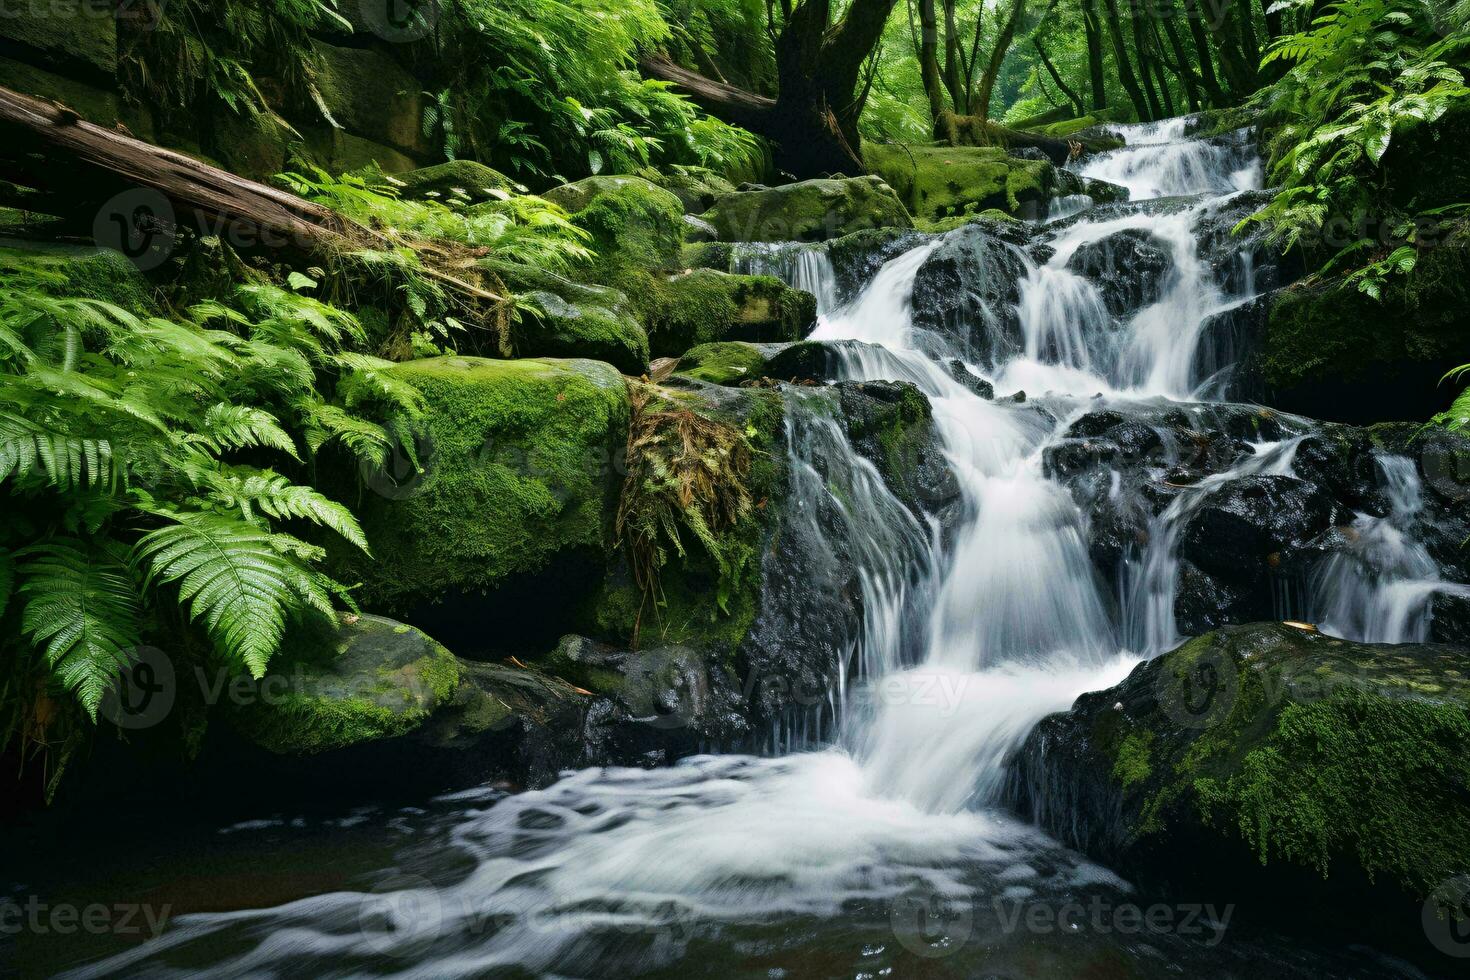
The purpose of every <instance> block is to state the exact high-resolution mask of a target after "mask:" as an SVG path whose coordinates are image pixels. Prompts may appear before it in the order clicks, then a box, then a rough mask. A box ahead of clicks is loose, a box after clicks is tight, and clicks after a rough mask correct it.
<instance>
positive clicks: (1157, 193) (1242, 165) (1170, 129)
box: [1081, 116, 1264, 201]
mask: <svg viewBox="0 0 1470 980" xmlns="http://www.w3.org/2000/svg"><path fill="white" fill-rule="evenodd" d="M1189 124H1190V120H1189V118H1188V117H1182V116H1181V117H1178V118H1174V119H1166V120H1163V121H1162V122H1155V123H1140V124H1138V125H1135V126H1114V127H1112V128H1113V129H1115V130H1117V131H1119V132H1120V133H1122V135H1123V137H1124V139H1125V140H1126V144H1127V145H1125V146H1124V147H1122V148H1121V149H1117V150H1112V151H1111V152H1108V153H1099V154H1095V155H1094V156H1092V157H1090V158H1089V159H1088V161H1087V164H1086V165H1085V166H1084V167H1083V168H1082V171H1081V172H1082V175H1083V176H1084V177H1092V178H1095V179H1097V180H1105V181H1107V182H1108V183H1110V184H1118V185H1120V186H1122V187H1126V188H1128V193H1129V196H1130V198H1131V199H1132V200H1135V201H1141V200H1146V199H1149V198H1157V197H1178V196H1182V195H1192V194H1211V195H1222V194H1230V193H1233V192H1235V191H1244V190H1253V189H1255V188H1258V187H1260V186H1261V183H1262V180H1263V179H1264V176H1263V173H1262V170H1261V162H1260V158H1259V157H1258V156H1257V155H1256V153H1255V151H1254V149H1253V148H1252V147H1251V146H1250V145H1249V143H1248V142H1247V140H1246V135H1247V134H1246V133H1244V132H1239V133H1232V134H1229V135H1228V136H1223V137H1219V138H1216V139H1188V138H1186V136H1185V134H1186V132H1187V131H1188V128H1189Z"/></svg>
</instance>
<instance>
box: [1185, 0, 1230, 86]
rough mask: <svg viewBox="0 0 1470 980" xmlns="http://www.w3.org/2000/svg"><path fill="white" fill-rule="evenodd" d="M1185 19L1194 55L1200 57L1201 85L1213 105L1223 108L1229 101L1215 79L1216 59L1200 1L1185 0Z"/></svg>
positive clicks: (1218, 81)
mask: <svg viewBox="0 0 1470 980" xmlns="http://www.w3.org/2000/svg"><path fill="white" fill-rule="evenodd" d="M1184 17H1185V19H1186V20H1188V21H1189V35H1190V37H1191V38H1192V39H1193V41H1194V53H1195V54H1196V55H1197V56H1198V57H1199V77H1200V84H1202V85H1203V86H1204V89H1205V94H1206V95H1208V96H1209V99H1210V103H1211V105H1214V106H1216V107H1219V106H1223V105H1225V104H1226V103H1227V102H1228V101H1229V99H1227V98H1226V96H1225V90H1224V89H1223V88H1221V87H1220V80H1219V79H1218V78H1216V77H1215V59H1214V57H1213V56H1212V55H1211V53H1210V39H1209V37H1208V36H1207V35H1206V34H1205V25H1204V22H1203V15H1202V14H1201V12H1200V8H1199V0H1184Z"/></svg>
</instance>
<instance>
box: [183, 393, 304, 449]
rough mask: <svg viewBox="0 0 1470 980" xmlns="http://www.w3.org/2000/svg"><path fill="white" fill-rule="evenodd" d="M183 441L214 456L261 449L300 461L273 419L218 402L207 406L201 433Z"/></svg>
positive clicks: (244, 407)
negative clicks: (240, 450)
mask: <svg viewBox="0 0 1470 980" xmlns="http://www.w3.org/2000/svg"><path fill="white" fill-rule="evenodd" d="M184 441H185V442H190V443H196V444H198V445H203V446H207V447H209V448H210V449H212V450H213V451H214V452H217V453H218V452H223V451H225V450H226V449H244V448H249V447H252V446H263V447H265V448H267V449H279V450H280V451H281V452H283V453H285V454H286V455H288V456H290V457H291V458H292V459H294V460H297V461H298V462H299V461H300V460H301V456H300V455H299V454H298V453H297V452H296V442H295V441H294V440H293V439H292V438H291V436H290V435H288V434H287V432H286V430H285V429H282V428H281V424H280V422H278V421H277V420H276V417H275V416H274V415H272V414H271V413H270V412H267V411H266V410H265V409H263V408H255V407H254V406H251V405H231V404H229V403H228V402H220V403H218V404H215V405H211V406H209V408H208V409H207V410H206V411H205V413H204V425H203V431H201V432H195V433H190V434H189V435H187V436H185V437H184Z"/></svg>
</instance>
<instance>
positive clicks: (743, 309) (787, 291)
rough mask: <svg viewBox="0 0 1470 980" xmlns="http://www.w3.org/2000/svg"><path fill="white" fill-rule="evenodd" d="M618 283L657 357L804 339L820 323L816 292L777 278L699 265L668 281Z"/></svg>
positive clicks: (634, 278) (637, 277)
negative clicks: (735, 343) (725, 344)
mask: <svg viewBox="0 0 1470 980" xmlns="http://www.w3.org/2000/svg"><path fill="white" fill-rule="evenodd" d="M618 285H619V286H621V287H622V289H623V291H624V292H625V293H626V294H627V295H628V296H629V298H630V302H631V303H632V304H633V306H634V308H635V309H636V310H637V311H638V315H639V318H640V319H641V320H642V321H643V324H644V326H645V327H646V328H647V330H648V344H649V350H650V352H651V353H652V355H653V356H654V357H678V356H679V355H681V354H683V353H684V352H685V351H687V350H689V349H690V348H692V347H695V346H698V345H699V344H706V343H711V342H715V341H727V340H741V341H749V342H754V343H771V342H778V341H793V340H799V339H800V338H802V337H804V336H806V334H807V333H808V332H810V331H811V329H812V327H813V326H815V325H816V322H817V306H816V300H815V299H814V298H813V297H812V296H811V294H810V293H807V292H803V291H802V290H799V289H792V288H791V287H790V286H788V285H786V284H785V283H784V282H782V281H781V280H780V279H777V278H775V277H774V276H741V275H733V274H731V273H727V272H718V271H716V270H714V269H695V270H693V271H692V272H686V273H682V274H680V275H676V276H672V277H670V278H667V279H665V278H662V277H659V276H653V275H648V274H633V275H631V276H625V277H623V278H621V279H620V280H619V282H618Z"/></svg>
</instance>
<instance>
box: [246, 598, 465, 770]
mask: <svg viewBox="0 0 1470 980" xmlns="http://www.w3.org/2000/svg"><path fill="white" fill-rule="evenodd" d="M458 686H459V664H458V661H456V660H455V658H454V655H453V654H452V653H450V652H449V651H448V650H446V649H445V648H444V647H443V646H441V645H440V644H439V643H437V642H435V641H434V640H433V639H431V638H430V637H428V636H426V635H425V634H424V633H422V632H420V631H419V630H416V629H414V628H413V627H412V626H406V625H404V624H402V623H397V622H394V621H393V620H391V619H384V618H382V617H380V616H344V617H343V618H342V620H341V622H340V623H335V624H333V623H322V624H315V623H314V624H312V625H311V626H308V627H303V628H302V629H301V630H299V631H298V632H297V633H296V634H295V635H294V636H292V637H290V638H289V639H288V641H287V643H286V645H285V647H284V648H283V650H282V651H281V653H280V654H279V655H278V656H277V657H276V659H274V660H273V661H272V662H271V667H270V671H269V673H268V674H267V675H266V676H265V677H264V678H262V679H260V680H257V681H254V682H252V683H251V684H250V690H249V696H240V697H232V698H231V699H230V709H229V713H230V721H231V724H232V725H233V726H234V727H235V728H236V729H237V730H239V731H240V732H241V733H242V734H244V735H245V736H246V737H247V738H248V739H249V740H250V741H252V742H254V743H255V744H257V745H259V746H261V747H262V748H265V749H267V750H269V751H271V752H274V753H277V754H279V755H316V754H318V753H321V752H327V751H330V750H333V749H342V748H347V747H349V746H354V745H362V744H364V743H367V742H373V741H377V740H379V739H384V738H393V737H395V736H399V735H405V734H408V733H409V732H412V731H414V730H416V729H417V728H419V727H420V726H421V725H423V724H424V722H425V721H426V720H427V719H428V718H429V717H430V716H431V715H432V714H433V713H434V712H435V710H437V709H438V708H439V707H440V706H441V705H443V704H445V703H446V702H448V701H449V699H450V698H451V696H452V695H453V694H454V692H455V690H456V688H457V687H458Z"/></svg>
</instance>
